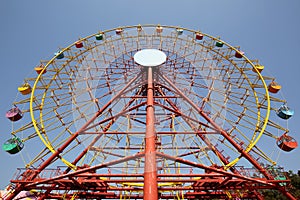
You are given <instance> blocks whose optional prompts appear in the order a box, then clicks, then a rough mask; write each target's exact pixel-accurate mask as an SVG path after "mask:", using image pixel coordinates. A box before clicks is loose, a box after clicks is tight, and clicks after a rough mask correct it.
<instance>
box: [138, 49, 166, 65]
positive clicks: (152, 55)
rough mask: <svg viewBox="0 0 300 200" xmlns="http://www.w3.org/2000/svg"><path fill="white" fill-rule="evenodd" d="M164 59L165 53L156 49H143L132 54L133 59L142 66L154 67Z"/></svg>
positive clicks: (164, 60)
mask: <svg viewBox="0 0 300 200" xmlns="http://www.w3.org/2000/svg"><path fill="white" fill-rule="evenodd" d="M166 60H167V56H166V54H165V53H164V52H162V51H160V50H158V49H143V50H140V51H138V52H136V53H135V54H134V61H135V62H136V63H137V64H139V65H142V66H144V67H156V66H159V65H161V64H163V63H164V62H166Z"/></svg>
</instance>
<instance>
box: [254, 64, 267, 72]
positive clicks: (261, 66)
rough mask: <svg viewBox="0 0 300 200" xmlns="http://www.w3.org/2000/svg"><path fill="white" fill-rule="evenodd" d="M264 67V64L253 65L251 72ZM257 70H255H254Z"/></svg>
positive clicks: (259, 70)
mask: <svg viewBox="0 0 300 200" xmlns="http://www.w3.org/2000/svg"><path fill="white" fill-rule="evenodd" d="M264 68H265V66H263V65H255V66H254V67H253V69H252V71H253V72H257V71H258V72H259V73H260V72H262V70H263V69H264ZM256 70H257V71H256Z"/></svg>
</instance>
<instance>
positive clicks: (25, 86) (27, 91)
mask: <svg viewBox="0 0 300 200" xmlns="http://www.w3.org/2000/svg"><path fill="white" fill-rule="evenodd" d="M18 91H19V92H21V94H23V95H26V94H30V93H31V87H30V85H29V83H24V84H23V85H21V86H20V87H18Z"/></svg>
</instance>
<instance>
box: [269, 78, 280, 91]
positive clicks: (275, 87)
mask: <svg viewBox="0 0 300 200" xmlns="http://www.w3.org/2000/svg"><path fill="white" fill-rule="evenodd" d="M280 89H281V85H279V84H278V83H276V82H275V81H272V82H271V83H270V84H269V86H268V90H269V92H271V93H277V92H278V91H279V90H280Z"/></svg>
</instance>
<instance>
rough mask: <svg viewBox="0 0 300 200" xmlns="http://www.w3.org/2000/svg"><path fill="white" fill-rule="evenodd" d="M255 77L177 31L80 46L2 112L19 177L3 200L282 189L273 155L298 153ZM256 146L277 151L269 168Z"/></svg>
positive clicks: (229, 53) (95, 38) (269, 82)
mask: <svg viewBox="0 0 300 200" xmlns="http://www.w3.org/2000/svg"><path fill="white" fill-rule="evenodd" d="M263 69H264V66H263V65H261V64H260V63H259V62H258V61H257V60H252V59H250V58H248V57H246V55H245V53H244V52H243V51H242V50H241V49H240V47H234V46H231V45H230V44H228V43H226V42H225V41H223V40H221V39H220V38H219V37H213V36H210V35H208V34H205V33H203V32H201V31H195V30H190V29H186V28H182V27H176V26H162V25H143V26H142V25H137V26H126V27H118V28H115V29H111V30H106V31H99V32H97V33H95V34H93V35H90V36H87V37H84V38H80V39H79V40H78V41H76V42H74V43H73V44H71V45H69V46H67V47H66V48H63V49H59V50H58V51H57V52H56V53H55V55H54V56H53V57H52V58H51V59H49V60H47V61H41V63H40V64H39V65H38V66H37V67H35V68H34V71H35V72H34V73H33V74H32V76H31V77H29V78H26V79H25V80H24V84H22V85H21V86H20V87H19V88H18V90H19V94H18V96H17V98H16V101H15V102H14V103H13V108H11V109H10V110H9V111H8V112H7V113H6V117H7V118H8V119H9V120H11V121H12V124H13V130H12V132H11V135H12V137H11V138H10V139H9V140H7V141H6V142H5V143H4V144H3V149H4V150H5V151H7V152H8V153H10V154H16V153H19V152H20V153H21V154H22V155H23V156H22V158H23V159H24V162H25V167H26V168H25V169H24V170H21V171H20V173H19V174H18V176H17V177H16V179H15V181H14V182H13V184H12V185H13V190H12V191H11V195H9V196H8V197H7V199H12V198H14V196H16V195H18V193H19V192H21V191H23V190H26V191H29V190H34V191H35V192H36V193H37V195H38V196H40V197H41V198H42V199H43V198H58V197H60V198H67V199H69V198H73V199H80V198H83V197H84V198H86V197H89V198H98V197H99V198H104V199H105V198H116V199H122V198H124V199H126V198H127V199H128V198H136V199H139V198H144V199H155V198H156V199H157V198H161V199H169V198H178V199H192V198H194V197H195V198H196V197H219V198H220V199H222V198H223V199H225V198H229V197H249V198H252V197H253V196H256V197H257V196H261V195H262V194H261V193H259V191H256V189H255V188H253V187H252V186H251V187H250V186H249V185H256V184H258V183H260V184H262V185H263V186H264V187H269V188H271V189H278V188H281V186H282V184H286V183H287V180H286V177H283V178H282V173H281V172H280V171H279V170H277V171H276V174H274V173H273V171H271V168H272V169H275V168H276V157H277V156H278V154H279V152H278V151H279V150H280V151H287V152H288V151H292V150H293V149H295V148H297V146H298V144H297V142H296V141H295V140H294V138H293V137H292V136H291V134H289V130H288V127H287V125H286V121H287V120H288V118H290V117H292V116H293V114H294V111H293V110H292V109H290V108H289V107H288V105H287V102H286V101H285V100H283V99H282V98H281V97H280V96H279V94H276V93H278V91H279V90H280V89H281V86H280V85H279V84H278V83H277V82H275V78H273V77H269V76H266V75H264V73H263ZM261 141H264V142H265V141H267V142H268V143H270V144H274V145H275V146H277V147H276V149H275V150H274V148H271V149H272V151H275V152H276V153H275V154H274V155H273V158H272V156H271V154H272V152H271V151H270V147H266V146H265V145H263V144H262V143H261ZM274 145H271V146H272V147H273V146H274ZM23 152H26V153H24V154H23ZM248 166H251V167H252V168H251V170H250V169H249V170H248V171H247V170H245V169H246V168H247V167H248ZM49 171H51V173H50V172H49ZM254 174H256V175H258V176H259V179H256V178H257V177H255V175H254ZM213 176H214V177H213ZM212 177H213V178H212ZM278 177H279V178H278ZM280 177H281V178H282V179H281V178H280ZM237 180H243V181H244V182H239V183H237ZM22 181H23V182H22ZM59 181H60V182H59ZM62 182H64V183H63V184H62ZM230 184H231V185H232V184H236V188H235V189H233V188H232V187H230ZM245 184H246V185H247V187H246V188H245ZM213 186H214V187H213ZM216 186H218V187H216ZM248 186H249V187H248ZM63 188H64V189H63ZM212 188H217V189H212ZM278 190H280V191H282V192H283V193H284V194H285V195H286V196H287V197H288V198H290V199H293V196H292V195H291V194H289V193H288V192H287V191H285V190H283V189H278ZM220 191H221V192H220ZM249 191H250V192H249ZM218 195H219V196H218ZM247 195H248V196H247ZM251 195H252V196H251Z"/></svg>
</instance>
